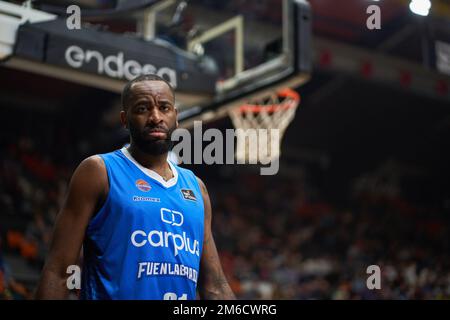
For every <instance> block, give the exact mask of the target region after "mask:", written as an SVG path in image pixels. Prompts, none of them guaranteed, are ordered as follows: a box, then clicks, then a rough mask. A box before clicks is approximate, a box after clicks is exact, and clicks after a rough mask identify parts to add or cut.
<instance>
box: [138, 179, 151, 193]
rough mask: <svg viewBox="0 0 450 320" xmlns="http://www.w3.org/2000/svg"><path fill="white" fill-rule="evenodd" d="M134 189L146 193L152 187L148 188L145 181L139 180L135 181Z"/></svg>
mask: <svg viewBox="0 0 450 320" xmlns="http://www.w3.org/2000/svg"><path fill="white" fill-rule="evenodd" d="M136 188H138V189H139V190H141V191H144V192H148V191H150V189H151V188H152V187H150V185H149V184H148V182H147V181H145V180H142V179H139V180H136Z"/></svg>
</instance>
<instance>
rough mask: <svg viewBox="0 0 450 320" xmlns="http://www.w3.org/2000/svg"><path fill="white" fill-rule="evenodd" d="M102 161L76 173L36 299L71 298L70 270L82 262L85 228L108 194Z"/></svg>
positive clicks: (84, 163)
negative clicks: (68, 271) (69, 267)
mask: <svg viewBox="0 0 450 320" xmlns="http://www.w3.org/2000/svg"><path fill="white" fill-rule="evenodd" d="M107 188H108V177H107V173H106V168H105V164H104V162H103V160H102V159H101V158H100V157H99V156H92V157H89V158H87V159H85V160H84V161H82V162H81V164H80V165H79V166H78V168H77V169H76V170H75V172H74V174H73V176H72V179H71V181H70V184H69V189H68V193H67V196H66V199H65V202H64V204H63V206H62V208H61V210H60V212H59V214H58V216H57V218H56V222H55V226H54V230H53V238H52V241H51V245H50V251H49V255H48V257H47V261H46V264H45V266H44V268H43V270H42V274H41V279H40V281H39V285H38V288H37V292H36V298H37V299H65V298H67V297H68V294H69V290H68V288H67V284H66V281H67V277H68V276H69V275H68V274H67V273H66V272H67V267H68V266H69V265H76V264H77V262H78V259H79V254H80V250H81V246H82V243H83V238H84V235H85V230H86V227H87V225H88V223H89V220H90V219H91V217H92V215H93V214H94V212H95V211H96V210H97V209H98V206H99V204H100V203H101V202H102V201H103V199H104V197H105V195H106V194H107Z"/></svg>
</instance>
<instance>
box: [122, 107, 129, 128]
mask: <svg viewBox="0 0 450 320" xmlns="http://www.w3.org/2000/svg"><path fill="white" fill-rule="evenodd" d="M120 123H121V124H122V126H123V127H124V128H125V129H128V122H127V113H126V111H125V110H122V111H120Z"/></svg>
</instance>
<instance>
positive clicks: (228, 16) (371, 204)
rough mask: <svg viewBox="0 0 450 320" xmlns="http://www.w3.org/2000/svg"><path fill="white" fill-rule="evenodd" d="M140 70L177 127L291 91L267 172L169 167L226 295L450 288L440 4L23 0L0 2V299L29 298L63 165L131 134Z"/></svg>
mask: <svg viewBox="0 0 450 320" xmlns="http://www.w3.org/2000/svg"><path fill="white" fill-rule="evenodd" d="M70 5H77V6H78V7H79V8H81V10H80V14H81V17H80V18H81V25H80V26H79V28H77V26H76V21H77V20H76V17H75V18H74V16H73V14H74V12H75V11H71V12H70V13H68V12H67V11H66V8H67V7H69V6H70ZM430 6H431V7H430ZM70 19H72V20H70ZM69 22H70V23H73V28H72V29H71V28H69V26H68V24H69ZM108 57H109V59H110V60H109V62H110V63H109V64H108ZM111 61H114V62H113V63H111ZM130 61H131V62H130ZM136 70H137V71H136ZM139 71H140V72H149V73H157V74H159V75H161V76H163V77H164V78H165V79H166V80H168V81H170V82H171V83H172V84H173V85H174V86H175V87H176V101H177V104H178V105H177V106H178V109H179V110H180V113H179V116H180V126H181V127H184V128H187V129H189V130H191V131H192V130H193V121H196V120H198V121H202V122H201V124H202V128H203V130H206V129H209V128H217V129H219V130H220V131H221V132H224V131H225V130H226V129H231V128H234V125H235V124H234V123H233V122H232V121H231V119H230V117H228V113H227V112H228V111H227V110H230V108H232V107H233V106H234V107H235V106H240V105H242V104H244V103H245V102H246V101H249V100H254V99H260V98H261V97H264V96H267V95H268V94H270V92H272V91H276V90H279V89H282V88H285V87H289V88H291V89H294V90H295V91H296V92H297V93H298V94H299V95H300V97H301V99H300V100H301V101H300V104H299V106H298V109H297V111H296V113H295V117H294V118H293V120H292V122H291V123H290V124H289V126H288V127H287V129H286V132H285V134H284V136H283V137H282V143H281V156H280V162H279V171H278V172H277V174H275V175H261V174H260V170H259V169H260V167H261V165H257V164H256V165H255V164H253V165H252V164H237V163H236V164H206V163H200V164H181V166H185V167H187V168H189V169H191V170H193V171H194V172H195V173H196V175H198V176H199V177H200V178H201V179H202V180H203V181H204V182H205V184H206V186H207V187H208V190H209V194H210V197H211V202H212V210H213V226H212V227H213V233H214V237H215V241H216V244H217V247H218V250H219V254H220V258H221V262H222V265H223V268H224V271H225V274H226V276H227V279H228V281H229V283H230V285H231V287H232V289H233V291H234V292H235V294H236V296H237V298H239V299H265V300H271V299H288V300H291V299H314V300H316V299H318V300H322V299H327V300H329V299H332V300H334V299H337V300H338V299H344V300H347V299H352V300H353V299H383V300H384V299H387V300H392V299H395V300H397V299H406V300H410V299H421V300H422V299H425V300H435V299H438V300H440V299H449V298H450V255H449V252H450V236H449V234H450V144H449V141H450V87H449V86H450V3H449V2H448V1H445V0H432V1H431V2H430V1H428V0H414V1H411V0H380V1H370V0H309V1H300V0H297V1H293V0H285V1H282V0H248V1H241V0H229V1H214V0H189V1H178V0H172V1H120V0H119V1H113V0H78V1H76V0H74V1H63V0H61V1H50V0H48V1H37V0H36V1H31V2H25V3H24V2H22V1H0V108H1V112H2V115H3V118H2V119H3V120H2V125H1V128H0V130H1V133H0V155H1V157H0V299H8V300H22V299H32V298H33V293H34V290H35V289H36V285H37V283H38V280H39V277H40V272H41V269H42V267H43V265H44V262H45V259H46V257H47V254H48V249H49V242H50V240H51V235H52V228H53V225H54V221H55V217H56V215H57V214H58V211H59V209H60V207H61V205H62V203H63V201H64V197H65V193H66V191H67V187H68V182H69V180H70V177H71V175H72V173H73V171H74V169H75V168H76V166H77V165H78V164H79V163H80V162H81V161H82V160H83V159H85V158H86V157H88V156H90V155H93V154H99V153H106V152H110V151H112V150H114V149H117V148H120V147H122V146H123V145H124V144H125V143H127V142H128V140H127V139H128V133H127V132H126V131H125V129H123V128H122V127H121V125H120V123H119V111H120V110H121V104H120V93H121V90H122V88H123V86H124V85H125V83H126V81H127V80H130V78H132V76H133V72H135V73H136V72H137V73H139ZM135 75H136V74H135ZM263 100H264V99H263ZM259 101H260V102H259V104H264V102H261V100H259ZM265 103H267V101H266V102H265ZM269 116H270V113H269ZM206 144H207V143H204V145H203V146H205V145H206ZM370 266H375V267H378V268H379V269H378V270H379V271H380V273H379V275H380V282H379V286H378V287H376V288H374V287H370V285H369V284H370V283H371V281H370V279H369V277H371V276H372V275H373V271H370V270H371V269H370V268H369V267H370ZM368 268H369V269H368ZM375 276H376V274H375ZM71 297H72V298H73V299H77V291H76V290H75V291H74V292H73V295H72V296H71Z"/></svg>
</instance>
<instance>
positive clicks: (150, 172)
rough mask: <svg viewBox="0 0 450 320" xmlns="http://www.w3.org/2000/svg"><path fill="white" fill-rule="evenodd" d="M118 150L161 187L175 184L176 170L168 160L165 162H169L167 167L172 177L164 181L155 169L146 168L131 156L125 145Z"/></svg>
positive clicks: (176, 178) (176, 179)
mask: <svg viewBox="0 0 450 320" xmlns="http://www.w3.org/2000/svg"><path fill="white" fill-rule="evenodd" d="M120 151H121V152H122V153H123V155H124V156H125V157H126V158H127V159H128V160H130V161H131V162H132V163H133V164H134V165H135V166H136V167H137V168H138V169H139V170H141V171H142V172H143V173H144V174H145V175H146V176H148V177H149V178H151V179H153V180H155V181H157V182H159V184H161V185H162V186H163V187H165V188H170V187H173V186H174V185H176V184H177V181H178V170H177V169H176V168H175V166H174V165H173V164H172V163H171V162H170V161H169V160H167V163H168V164H169V167H170V169H171V170H172V173H173V177H172V178H170V179H169V180H167V181H166V180H164V178H163V177H161V176H160V175H159V174H158V173H156V172H155V171H153V170H151V169H148V168H146V167H144V166H143V165H141V164H140V163H139V162H137V161H136V159H134V158H133V156H132V155H131V154H130V152H129V151H128V149H127V148H126V147H123V148H122V149H120Z"/></svg>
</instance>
